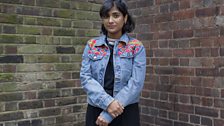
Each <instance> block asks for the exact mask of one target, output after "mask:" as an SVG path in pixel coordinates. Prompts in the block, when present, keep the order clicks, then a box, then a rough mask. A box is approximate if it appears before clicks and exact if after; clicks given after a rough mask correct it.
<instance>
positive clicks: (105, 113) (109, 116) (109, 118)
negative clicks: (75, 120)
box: [100, 111, 113, 123]
mask: <svg viewBox="0 0 224 126" xmlns="http://www.w3.org/2000/svg"><path fill="white" fill-rule="evenodd" d="M100 116H102V117H103V118H104V119H105V120H106V122H108V123H111V122H112V120H113V117H112V116H111V115H110V114H109V113H108V112H106V111H102V112H101V113H100Z"/></svg>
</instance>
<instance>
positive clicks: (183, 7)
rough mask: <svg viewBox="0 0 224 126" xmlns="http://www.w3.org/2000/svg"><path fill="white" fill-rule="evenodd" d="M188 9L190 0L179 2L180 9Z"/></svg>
mask: <svg viewBox="0 0 224 126" xmlns="http://www.w3.org/2000/svg"><path fill="white" fill-rule="evenodd" d="M187 8H190V0H181V1H180V9H187Z"/></svg>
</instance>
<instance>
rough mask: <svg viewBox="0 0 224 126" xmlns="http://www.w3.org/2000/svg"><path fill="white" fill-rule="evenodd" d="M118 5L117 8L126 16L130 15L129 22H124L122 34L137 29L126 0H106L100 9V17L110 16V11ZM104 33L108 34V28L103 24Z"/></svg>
mask: <svg viewBox="0 0 224 126" xmlns="http://www.w3.org/2000/svg"><path fill="white" fill-rule="evenodd" d="M114 6H116V7H117V9H118V10H119V11H120V12H121V13H122V14H123V16H124V17H125V16H126V15H127V16H128V19H127V22H126V23H125V24H124V26H123V28H122V34H124V33H126V32H127V33H130V32H132V31H133V30H134V29H135V22H134V20H133V19H132V17H131V15H130V14H129V13H128V7H127V5H126V3H125V2H124V0H104V3H103V5H102V7H101V9H100V12H99V13H100V17H101V18H104V17H108V15H109V11H110V10H111V8H112V7H114ZM101 30H102V33H103V34H105V35H107V30H106V29H105V27H104V25H103V24H102V26H101Z"/></svg>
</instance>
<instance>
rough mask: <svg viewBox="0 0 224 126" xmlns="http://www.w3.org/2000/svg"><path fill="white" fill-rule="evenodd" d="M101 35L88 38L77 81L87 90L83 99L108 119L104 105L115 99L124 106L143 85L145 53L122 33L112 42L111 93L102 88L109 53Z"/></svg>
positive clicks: (109, 117)
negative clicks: (85, 98) (112, 87)
mask: <svg viewBox="0 0 224 126" xmlns="http://www.w3.org/2000/svg"><path fill="white" fill-rule="evenodd" d="M105 40H106V36H105V35H102V36H100V37H97V38H93V39H91V40H89V41H88V43H87V45H86V47H85V49H84V52H83V56H82V58H83V60H82V66H81V71H80V79H81V85H82V87H83V88H84V90H85V91H86V93H87V102H88V103H89V104H90V105H92V106H96V107H99V108H102V109H103V111H102V113H101V116H102V117H103V118H104V119H105V120H106V121H107V122H109V123H110V122H111V121H112V120H113V117H112V116H111V115H110V114H109V113H108V112H107V111H106V110H107V107H108V105H109V104H110V103H111V102H112V101H113V100H117V101H118V102H119V103H121V104H122V105H123V106H124V107H125V106H127V105H129V104H133V103H136V102H138V101H139V97H140V96H139V95H140V92H141V90H142V88H143V85H144V80H145V71H146V54H145V48H144V46H143V44H142V43H141V42H140V41H138V40H137V39H134V38H131V37H129V36H128V35H127V34H123V35H122V36H121V38H120V39H119V41H116V42H115V45H114V51H113V52H114V53H113V64H114V74H115V77H114V90H113V96H110V95H109V94H107V93H106V92H105V90H104V88H103V87H104V75H105V71H106V67H107V64H108V61H109V57H110V49H109V47H108V46H107V44H106V41H105Z"/></svg>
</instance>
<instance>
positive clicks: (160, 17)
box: [155, 13, 172, 23]
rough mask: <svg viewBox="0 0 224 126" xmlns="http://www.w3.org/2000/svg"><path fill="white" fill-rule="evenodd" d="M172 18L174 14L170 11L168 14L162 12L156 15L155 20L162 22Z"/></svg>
mask: <svg viewBox="0 0 224 126" xmlns="http://www.w3.org/2000/svg"><path fill="white" fill-rule="evenodd" d="M171 20H172V16H171V14H170V13H167V14H161V15H156V16H155V22H156V23H160V22H169V21H171Z"/></svg>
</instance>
